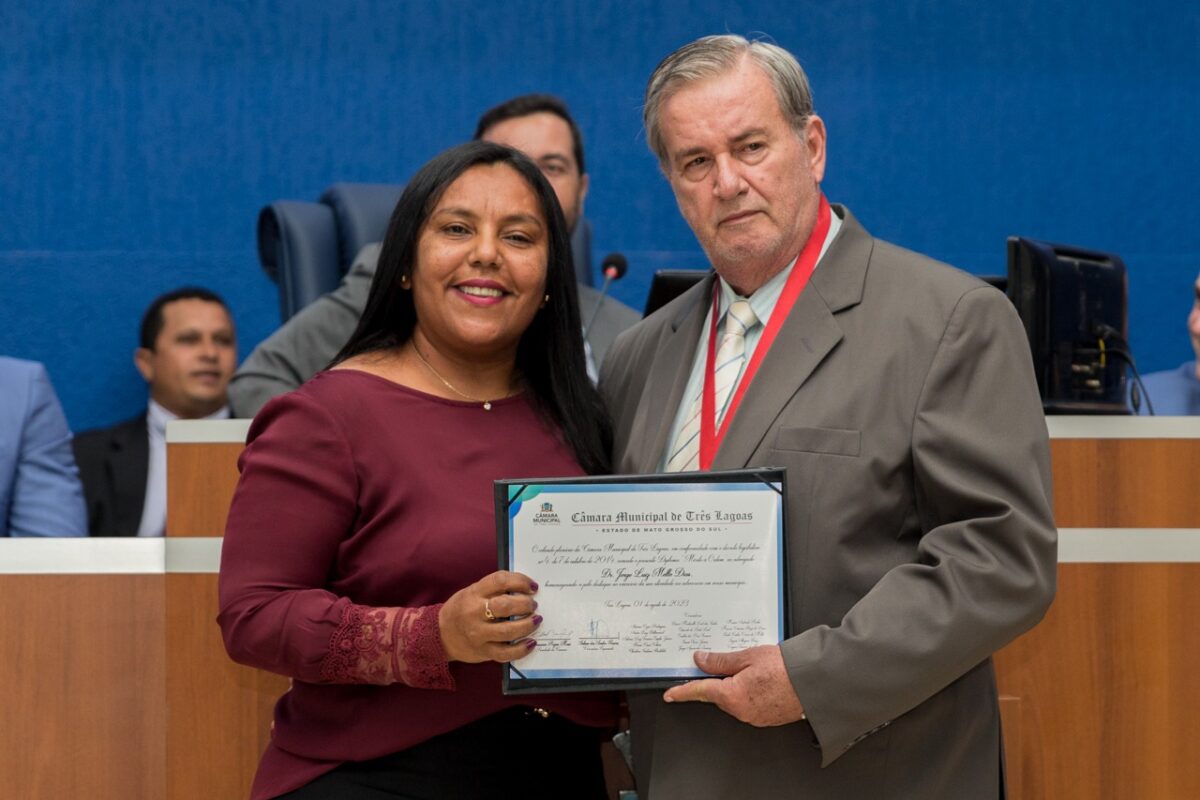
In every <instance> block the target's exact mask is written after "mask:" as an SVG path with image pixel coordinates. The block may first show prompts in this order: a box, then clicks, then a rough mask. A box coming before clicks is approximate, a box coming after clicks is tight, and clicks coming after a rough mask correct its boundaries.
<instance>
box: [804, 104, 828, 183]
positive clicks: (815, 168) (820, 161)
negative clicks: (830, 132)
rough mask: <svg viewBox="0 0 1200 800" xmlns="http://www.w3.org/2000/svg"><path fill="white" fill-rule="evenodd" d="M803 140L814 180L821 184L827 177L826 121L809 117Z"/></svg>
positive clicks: (814, 116) (814, 115)
mask: <svg viewBox="0 0 1200 800" xmlns="http://www.w3.org/2000/svg"><path fill="white" fill-rule="evenodd" d="M803 140H804V144H805V146H806V147H807V148H808V159H809V161H808V164H809V169H811V170H812V174H813V180H815V181H816V182H817V183H820V182H821V181H822V180H823V179H824V177H825V121H824V120H822V119H821V118H820V117H818V116H817V115H816V114H813V115H812V116H811V117H809V120H808V124H807V125H806V126H805V128H804V136H803Z"/></svg>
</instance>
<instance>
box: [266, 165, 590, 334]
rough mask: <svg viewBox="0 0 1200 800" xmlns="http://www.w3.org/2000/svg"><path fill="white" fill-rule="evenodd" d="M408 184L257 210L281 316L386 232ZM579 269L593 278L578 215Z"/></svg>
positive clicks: (372, 186) (359, 186) (574, 244)
mask: <svg viewBox="0 0 1200 800" xmlns="http://www.w3.org/2000/svg"><path fill="white" fill-rule="evenodd" d="M403 189H404V187H403V186H402V185H400V184H396V183H335V184H333V185H332V186H330V187H329V188H328V189H326V190H325V192H324V193H323V194H322V195H321V198H320V200H319V201H317V202H315V203H306V202H302V201H298V200H278V201H276V202H274V203H272V204H271V205H269V206H266V207H265V208H263V210H262V211H260V212H259V215H258V259H259V261H260V262H262V267H263V270H265V271H266V273H267V275H268V276H269V277H270V278H271V280H273V281H275V283H276V284H278V286H279V316H280V319H281V320H282V321H286V320H287V319H288V318H289V317H291V316H292V315H293V314H295V313H296V312H297V311H299V310H300V309H301V308H304V306H306V305H308V304H309V303H311V302H312V301H313V300H316V299H317V298H318V297H320V296H321V295H322V294H325V293H326V292H330V291H333V290H334V289H335V288H337V285H338V283H340V282H341V280H342V276H343V275H345V274H346V270H348V269H350V265H351V264H352V263H354V257H355V256H356V255H357V254H358V251H359V250H361V249H362V248H363V247H364V246H365V245H368V244H371V243H372V242H378V241H380V240H381V239H383V236H384V234H385V233H386V232H387V224H388V219H389V218H390V217H391V215H392V209H393V208H395V206H396V201H397V200H399V199H400V193H401V191H403ZM571 250H572V254H573V256H574V258H575V273H576V276H577V277H578V279H579V281H580V282H581V283H585V284H587V285H588V286H591V285H593V284H592V267H591V263H592V262H591V252H592V225H591V223H590V222H589V221H588V220H587V219H581V220H579V224H578V225H577V226H576V227H575V234H574V236H573V237H572V239H571Z"/></svg>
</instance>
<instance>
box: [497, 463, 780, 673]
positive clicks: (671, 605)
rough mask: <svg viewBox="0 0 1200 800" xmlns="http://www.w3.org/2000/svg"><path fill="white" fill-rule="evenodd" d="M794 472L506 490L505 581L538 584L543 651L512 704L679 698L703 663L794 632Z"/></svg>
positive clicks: (554, 482) (500, 525) (564, 482)
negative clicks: (790, 506)
mask: <svg viewBox="0 0 1200 800" xmlns="http://www.w3.org/2000/svg"><path fill="white" fill-rule="evenodd" d="M784 481H785V473H784V471H783V470H782V469H752V470H733V471H723V472H697V473H677V474H670V475H638V476H633V475H615V476H609V477H602V478H575V479H545V480H541V479H530V480H521V481H515V480H505V481H496V484H495V499H496V527H497V540H498V545H499V551H500V568H501V569H507V570H513V571H515V572H522V573H524V574H526V575H528V576H530V577H531V578H533V580H535V581H537V583H538V585H539V588H538V593H537V601H538V613H539V614H541V615H542V616H543V617H544V621H543V622H542V625H541V627H540V628H539V629H538V630H537V631H536V632H535V633H534V635H533V638H534V639H535V640H536V641H537V647H536V648H535V649H534V650H533V651H532V652H531V653H530V654H529V655H527V656H525V657H523V658H521V659H519V660H517V661H514V662H512V663H510V664H504V665H502V673H503V690H504V692H505V694H520V693H526V692H547V691H586V690H592V689H614V688H620V689H629V688H652V687H661V686H667V685H670V684H672V683H678V682H681V681H685V680H691V679H693V678H697V677H703V676H704V673H702V672H701V671H700V670H699V669H697V668H696V665H695V663H694V662H693V661H692V653H693V652H694V651H696V650H709V651H716V652H720V651H726V650H741V649H743V648H747V647H753V646H755V645H760V644H776V643H778V642H780V641H782V640H783V638H784V637H785V635H786V632H787V625H788V620H787V606H788V604H787V602H786V600H787V559H786V558H785V553H784V543H785V537H784V531H785V527H784V505H785V504H784V498H785V497H786V486H785V483H784Z"/></svg>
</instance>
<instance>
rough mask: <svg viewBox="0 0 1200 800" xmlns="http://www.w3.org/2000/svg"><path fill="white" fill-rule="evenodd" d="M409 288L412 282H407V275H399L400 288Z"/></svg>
mask: <svg viewBox="0 0 1200 800" xmlns="http://www.w3.org/2000/svg"><path fill="white" fill-rule="evenodd" d="M410 286H412V281H411V280H409V277H408V276H407V275H401V276H400V288H401V289H407V288H408V287H410Z"/></svg>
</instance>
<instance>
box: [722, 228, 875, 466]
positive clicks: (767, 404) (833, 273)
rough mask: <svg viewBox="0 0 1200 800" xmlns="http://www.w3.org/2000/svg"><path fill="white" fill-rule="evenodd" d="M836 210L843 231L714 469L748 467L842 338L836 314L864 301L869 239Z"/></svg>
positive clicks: (765, 364) (767, 361)
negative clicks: (792, 402) (782, 412)
mask: <svg viewBox="0 0 1200 800" xmlns="http://www.w3.org/2000/svg"><path fill="white" fill-rule="evenodd" d="M838 208H839V210H840V211H841V212H842V229H841V230H840V231H839V232H838V236H837V238H836V239H834V241H833V244H832V245H830V248H829V251H828V252H827V253H826V254H825V258H824V259H822V260H821V263H820V264H819V265H818V267H817V270H816V271H815V272H814V273H813V276H812V279H811V281H810V283H809V285H808V287H807V288H806V289H805V290H804V292H803V293H802V294H801V295H800V297H799V298H798V299H797V300H796V304H795V305H794V306H793V307H792V311H791V313H790V314H789V315H788V318H787V319H786V320H785V321H784V323H783V327H782V328H780V330H779V335H778V336H777V337H776V339H775V342H774V344H773V345H772V347H771V349H770V351H768V353H767V355H766V356H765V357H764V358H763V361H762V364H761V365H760V366H759V370H758V374H757V375H756V376H755V377H754V381H753V383H751V385H750V386H748V387H747V389H746V393H745V395H744V396H743V398H742V404H741V407H740V408H738V410H737V414H736V416H735V417H734V418H733V421H732V422H730V424H729V429H728V431H726V433H725V438H724V439H723V440H722V442H721V447H720V449H719V450H717V454H716V456H715V457H714V458H713V464H712V468H713V469H740V468H742V467H745V466H746V465H747V464H748V463H749V461H750V458H751V457H752V456H753V455H754V452H755V451H756V450H757V449H758V448H759V446H760V445H761V444H762V442H763V439H764V437H766V435H767V433H768V431H770V430H771V428H772V426H773V425H774V423H775V420H776V418H777V417H778V416H779V414H780V412H781V411H783V409H784V407H785V406H786V405H787V404H788V403H789V402H790V401H791V399H792V398H793V397H794V396H795V395H796V393H797V392H799V391H800V388H801V387H802V386H803V385H804V382H805V381H806V380H808V378H809V377H810V376H811V375H812V373H813V371H814V370H816V369H817V367H818V366H819V365H820V363H821V362H822V361H823V360H825V358H826V357H827V356H828V355H829V353H830V352H831V351H832V350H833V349H834V348H835V347H836V346H837V344H838V342H840V341H841V340H842V336H843V334H842V329H841V326H840V325H838V323H837V320H836V319H835V317H834V315H835V314H836V313H837V312H839V311H842V310H844V309H846V308H849V307H851V306H853V305H857V304H858V303H859V302H860V301H861V300H862V291H863V283H864V281H865V280H866V274H867V264H868V263H869V261H870V255H871V247H872V242H871V237H870V236H869V235H868V234H867V232H866V231H865V230H863V228H862V227H861V226H860V225H859V224H858V222H857V220H855V219H854V217H853V216H852V215H851V214H850V212H849V211H847V210H845V209H844V208H842V207H840V206H839V207H838Z"/></svg>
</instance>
